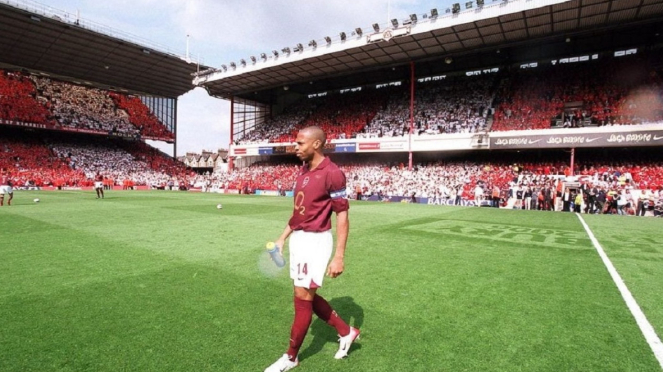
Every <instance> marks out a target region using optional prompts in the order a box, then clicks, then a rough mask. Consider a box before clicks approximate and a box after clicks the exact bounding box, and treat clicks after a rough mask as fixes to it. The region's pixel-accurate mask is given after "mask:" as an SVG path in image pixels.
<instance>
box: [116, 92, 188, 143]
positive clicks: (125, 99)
mask: <svg viewBox="0 0 663 372" xmlns="http://www.w3.org/2000/svg"><path fill="white" fill-rule="evenodd" d="M108 95H109V96H110V97H111V98H112V99H113V102H115V104H116V105H117V107H118V108H119V109H121V110H124V111H125V112H126V113H127V114H128V115H129V121H130V122H131V123H132V124H133V125H134V126H135V127H136V128H138V130H139V131H140V134H141V135H142V136H145V137H154V138H159V139H169V140H174V139H175V135H174V133H173V132H171V131H169V130H168V129H167V128H166V127H165V126H164V125H163V123H161V122H160V121H159V119H158V118H157V116H156V115H154V114H153V113H152V111H150V109H149V108H148V107H147V105H145V103H143V101H141V99H140V98H138V97H136V96H128V95H125V94H120V93H116V92H109V93H108Z"/></svg>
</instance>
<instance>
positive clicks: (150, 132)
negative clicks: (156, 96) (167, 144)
mask: <svg viewBox="0 0 663 372" xmlns="http://www.w3.org/2000/svg"><path fill="white" fill-rule="evenodd" d="M0 119H4V120H7V121H12V122H22V123H25V124H40V125H45V126H48V127H54V126H55V127H60V128H65V129H68V130H74V131H87V132H97V133H107V134H112V135H118V136H123V137H138V136H139V135H142V136H146V137H151V138H156V139H161V140H173V139H174V138H175V136H174V134H173V133H172V132H171V131H170V130H168V129H167V128H166V126H165V125H163V123H161V122H160V121H159V119H158V118H157V117H156V115H154V114H153V113H152V112H151V111H150V109H149V108H148V107H147V106H146V105H145V104H144V103H143V102H142V101H141V100H140V98H138V97H135V96H128V95H125V94H120V93H116V92H109V91H106V90H102V89H97V88H93V87H90V86H85V85H78V84H74V83H69V82H64V81H60V80H56V79H52V78H50V77H46V76H41V75H34V74H28V73H22V72H18V71H4V70H0Z"/></svg>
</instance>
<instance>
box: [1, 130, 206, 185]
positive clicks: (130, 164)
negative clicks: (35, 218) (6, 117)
mask: <svg viewBox="0 0 663 372" xmlns="http://www.w3.org/2000/svg"><path fill="white" fill-rule="evenodd" d="M0 166H1V168H3V169H7V170H9V171H10V172H11V173H12V175H13V177H14V182H15V183H16V184H17V185H26V184H30V185H34V186H40V187H42V186H58V187H60V186H71V187H83V186H90V185H92V184H93V182H94V178H95V176H96V175H97V174H101V175H102V176H104V177H105V178H107V179H108V180H111V181H112V184H114V185H118V186H120V185H125V184H126V183H127V182H129V183H130V184H132V185H135V186H149V187H154V188H157V187H164V186H165V185H167V184H168V182H171V181H177V182H178V184H182V185H185V186H186V187H187V188H188V187H190V185H191V182H193V178H194V175H193V174H192V173H191V172H190V171H189V170H187V169H186V167H185V166H184V165H183V164H182V163H180V162H177V161H176V160H173V159H172V158H171V157H169V156H167V155H165V154H163V153H161V152H160V151H159V150H157V149H154V148H152V147H150V146H148V145H146V144H145V143H142V142H139V141H126V140H119V139H110V138H105V137H100V136H89V135H88V136H85V135H78V136H76V135H64V134H62V133H60V132H57V131H39V133H38V134H37V133H26V132H25V131H23V130H21V129H14V128H5V129H3V133H2V136H1V137H0Z"/></svg>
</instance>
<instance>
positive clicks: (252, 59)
mask: <svg viewBox="0 0 663 372" xmlns="http://www.w3.org/2000/svg"><path fill="white" fill-rule="evenodd" d="M249 58H251V63H253V64H255V63H256V57H254V56H251V57H249Z"/></svg>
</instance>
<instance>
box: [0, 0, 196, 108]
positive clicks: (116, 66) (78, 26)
mask: <svg viewBox="0 0 663 372" xmlns="http://www.w3.org/2000/svg"><path fill="white" fill-rule="evenodd" d="M88 24H89V23H84V22H82V21H79V20H74V21H69V19H63V17H60V16H58V15H53V14H48V13H45V12H42V13H39V12H37V11H31V10H30V9H28V8H27V7H26V9H20V8H17V7H14V6H10V5H7V4H5V3H3V2H1V1H0V25H2V27H0V68H8V67H9V66H11V67H20V68H24V69H27V70H29V71H33V72H46V73H49V74H52V75H54V76H55V75H56V76H58V77H65V78H69V79H71V80H73V81H77V82H81V83H85V84H88V85H94V86H99V87H102V88H114V89H118V90H122V89H124V90H126V91H128V92H130V93H136V94H147V95H155V96H162V97H169V98H176V97H178V96H180V95H182V94H184V93H186V92H188V91H189V90H191V89H193V88H194V86H193V84H192V82H191V80H192V76H191V74H192V73H194V72H196V71H197V65H196V63H193V62H187V61H185V60H184V59H183V58H181V57H178V56H176V55H174V54H171V53H168V52H163V51H160V50H159V49H157V48H152V47H149V46H145V45H142V44H143V43H140V44H139V43H135V42H131V41H128V40H124V39H121V38H117V37H113V36H108V35H105V34H102V33H100V32H96V31H93V30H92V29H91V27H87V26H88Z"/></svg>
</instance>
